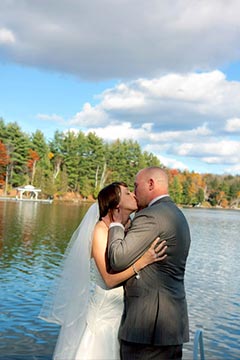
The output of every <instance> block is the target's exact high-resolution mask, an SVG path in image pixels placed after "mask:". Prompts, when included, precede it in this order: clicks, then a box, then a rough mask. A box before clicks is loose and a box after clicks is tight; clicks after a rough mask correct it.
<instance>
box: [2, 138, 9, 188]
mask: <svg viewBox="0 0 240 360" xmlns="http://www.w3.org/2000/svg"><path fill="white" fill-rule="evenodd" d="M9 163H10V158H9V154H8V151H7V147H6V146H5V145H4V144H3V142H2V141H0V187H4V185H5V184H6V180H7V171H8V169H7V166H8V164H9Z"/></svg>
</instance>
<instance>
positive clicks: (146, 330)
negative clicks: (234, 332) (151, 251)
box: [108, 167, 191, 360]
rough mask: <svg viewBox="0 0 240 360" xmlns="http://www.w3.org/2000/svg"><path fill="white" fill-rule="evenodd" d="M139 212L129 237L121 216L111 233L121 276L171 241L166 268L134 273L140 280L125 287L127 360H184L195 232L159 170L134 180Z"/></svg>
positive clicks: (122, 334)
mask: <svg viewBox="0 0 240 360" xmlns="http://www.w3.org/2000/svg"><path fill="white" fill-rule="evenodd" d="M134 185H135V195H136V199H137V203H138V207H139V208H140V209H142V210H141V211H139V212H137V214H136V215H135V217H134V219H133V221H132V224H131V227H130V229H129V230H128V232H127V234H125V233H124V226H123V225H124V224H123V225H122V221H123V219H122V216H121V212H117V213H116V214H115V218H114V221H115V222H113V223H112V224H111V225H110V228H109V244H108V256H109V260H110V264H111V267H112V268H113V269H114V270H116V271H121V270H123V269H125V268H126V267H128V266H130V265H132V264H134V261H135V260H136V259H137V258H139V257H140V256H141V255H142V254H143V253H144V251H145V250H146V248H147V247H148V246H149V245H150V244H151V242H152V241H153V240H154V239H155V238H156V237H157V236H159V237H160V239H165V240H167V244H166V245H167V246H168V249H167V254H168V256H167V257H166V259H165V260H164V261H162V262H156V263H154V264H151V265H149V266H147V267H145V268H144V269H143V270H141V272H138V269H135V268H134V265H133V270H134V271H135V273H136V277H132V278H131V279H129V280H127V281H126V283H125V285H124V312H123V315H122V321H121V325H120V328H119V339H120V353H121V359H122V360H140V359H141V360H148V359H158V360H160V359H164V360H170V359H182V347H183V343H184V342H187V341H189V328H188V313H187V302H186V298H185V288H184V272H185V266H186V260H187V256H188V252H189V247H190V241H191V240H190V232H189V227H188V224H187V221H186V219H185V217H184V215H183V213H182V212H181V211H180V210H179V209H178V207H177V206H176V205H175V203H174V202H173V201H172V199H171V198H170V197H169V195H168V178H167V174H166V173H165V172H164V171H163V170H162V169H160V168H159V167H150V168H145V169H143V170H140V171H139V173H138V174H137V175H136V179H135V184H134Z"/></svg>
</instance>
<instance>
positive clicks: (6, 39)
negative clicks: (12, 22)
mask: <svg viewBox="0 0 240 360" xmlns="http://www.w3.org/2000/svg"><path fill="white" fill-rule="evenodd" d="M14 43H15V36H14V34H13V32H12V31H11V30H9V29H6V28H0V45H1V44H8V45H11V44H14Z"/></svg>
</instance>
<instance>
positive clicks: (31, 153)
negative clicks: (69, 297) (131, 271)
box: [0, 118, 240, 207]
mask: <svg viewBox="0 0 240 360" xmlns="http://www.w3.org/2000/svg"><path fill="white" fill-rule="evenodd" d="M147 166H160V167H162V168H164V169H165V170H166V171H167V172H168V175H169V184H170V187H169V192H170V195H171V196H172V198H173V199H174V201H176V203H177V204H181V205H193V206H195V205H198V204H204V205H205V206H206V205H210V206H221V207H228V206H230V207H239V204H240V176H239V175H236V176H232V175H213V174H198V173H195V172H188V171H180V170H178V169H168V168H166V167H164V165H163V164H161V163H160V161H159V159H158V158H157V157H156V156H155V155H154V154H152V153H149V152H146V151H144V152H143V151H142V150H141V147H140V145H139V144H138V143H137V142H136V141H132V140H123V141H120V140H116V141H114V142H111V143H108V142H104V141H103V139H101V138H100V137H98V136H97V135H96V134H95V133H89V134H87V135H85V134H84V133H83V132H81V131H79V132H77V133H75V132H73V131H68V132H60V131H58V130H56V131H55V133H54V137H53V139H52V140H48V141H47V140H46V139H45V136H44V134H43V133H42V132H41V131H40V130H36V131H35V132H34V133H32V134H27V133H25V132H23V131H22V130H21V128H20V127H19V125H18V124H17V123H8V124H6V123H5V122H4V120H3V119H2V118H0V189H2V190H3V193H4V194H6V195H7V194H8V193H10V191H11V190H12V189H15V188H17V187H19V186H23V185H29V184H30V185H33V186H35V187H37V188H40V189H41V190H42V192H41V194H42V196H44V197H55V198H61V197H63V196H64V195H65V194H66V193H68V192H72V193H74V194H78V195H80V196H81V197H82V198H89V197H93V198H96V196H97V194H98V192H99V190H100V189H101V188H102V187H103V186H105V185H107V184H109V183H111V182H112V181H124V182H126V183H127V184H128V185H129V187H130V188H131V189H133V183H134V178H135V175H136V173H137V172H138V171H139V170H140V169H141V168H144V167H147Z"/></svg>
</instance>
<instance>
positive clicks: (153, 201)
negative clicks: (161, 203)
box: [148, 194, 169, 206]
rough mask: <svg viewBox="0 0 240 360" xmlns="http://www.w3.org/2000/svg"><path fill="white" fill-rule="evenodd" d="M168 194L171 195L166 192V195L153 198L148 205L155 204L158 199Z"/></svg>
mask: <svg viewBox="0 0 240 360" xmlns="http://www.w3.org/2000/svg"><path fill="white" fill-rule="evenodd" d="M166 196H169V195H168V194H165V195H160V196H157V197H155V198H154V199H152V200H151V201H150V203H149V204H148V206H151V205H152V204H154V203H155V202H156V201H158V200H160V199H162V198H164V197H166Z"/></svg>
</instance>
